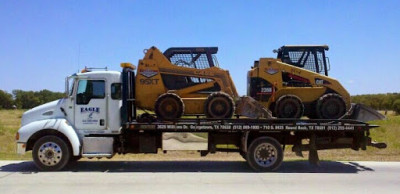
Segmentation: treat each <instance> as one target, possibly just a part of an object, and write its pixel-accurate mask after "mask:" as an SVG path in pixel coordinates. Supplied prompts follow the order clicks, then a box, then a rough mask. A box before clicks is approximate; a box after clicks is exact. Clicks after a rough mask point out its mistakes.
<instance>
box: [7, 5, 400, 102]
mask: <svg viewBox="0 0 400 194" xmlns="http://www.w3.org/2000/svg"><path fill="white" fill-rule="evenodd" d="M399 7H400V1H378V0H377V1H363V0H360V1H347V0H343V1H340V0H331V1H320V0H317V1H288V2H283V1H205V0H203V1H183V0H182V1H101V0H96V1H86V0H85V1H20V0H16V1H13V0H9V1H6V0H3V1H1V3H0V25H1V28H0V67H1V70H0V89H2V90H6V91H9V92H11V91H12V90H13V89H23V90H41V89H50V90H53V91H64V78H65V77H66V76H67V75H69V74H72V73H75V72H77V71H78V70H79V69H82V68H83V67H84V66H90V67H106V66H107V67H108V68H109V69H112V70H118V71H119V70H120V67H119V63H120V62H132V63H133V64H137V61H138V60H139V59H140V58H142V57H143V49H146V48H149V47H151V46H153V45H154V46H157V47H158V48H160V49H161V50H162V51H163V50H165V49H167V48H169V47H177V46H218V47H219V52H218V55H217V56H218V60H219V63H220V66H221V67H222V68H224V69H228V70H229V71H230V73H231V75H232V77H233V79H234V82H235V84H236V87H237V89H238V91H239V93H240V94H245V93H246V73H247V71H248V70H249V69H250V67H251V66H252V64H253V61H254V60H257V59H259V58H260V57H275V54H274V53H272V50H273V49H276V48H278V47H280V46H282V45H285V44H328V45H329V46H330V50H329V51H328V53H327V54H328V56H329V58H330V63H331V71H330V76H332V77H335V78H337V79H338V80H339V81H340V82H341V83H342V84H343V85H344V86H345V88H347V89H348V91H349V92H350V93H351V94H352V95H355V94H368V93H386V92H400V76H399V73H400V64H399V62H398V61H399V60H398V57H400V22H399V21H400V11H399Z"/></svg>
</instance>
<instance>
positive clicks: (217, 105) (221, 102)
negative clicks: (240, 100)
mask: <svg viewBox="0 0 400 194" xmlns="http://www.w3.org/2000/svg"><path fill="white" fill-rule="evenodd" d="M204 111H205V115H206V116H207V118H217V119H225V118H231V117H232V116H233V113H234V112H235V103H234V102H233V99H232V98H231V97H230V96H229V95H228V94H226V93H224V92H215V93H212V94H210V95H209V96H208V98H207V100H206V101H205V103H204Z"/></svg>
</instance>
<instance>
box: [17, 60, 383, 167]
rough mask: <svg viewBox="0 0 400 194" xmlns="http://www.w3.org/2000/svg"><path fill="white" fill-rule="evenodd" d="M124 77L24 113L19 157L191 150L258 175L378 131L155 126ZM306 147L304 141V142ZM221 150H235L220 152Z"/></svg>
mask: <svg viewBox="0 0 400 194" xmlns="http://www.w3.org/2000/svg"><path fill="white" fill-rule="evenodd" d="M121 66H122V67H123V70H122V72H115V71H94V72H85V73H78V74H74V75H72V76H69V77H67V79H66V93H67V97H65V98H64V99H60V100H58V101H54V102H50V103H47V104H44V105H41V106H39V107H35V108H33V109H31V110H29V111H27V112H25V113H24V115H23V116H22V121H21V128H20V129H19V131H18V133H17V137H16V139H17V152H18V153H20V154H24V153H25V152H26V151H29V150H32V156H33V160H34V163H35V164H36V166H37V167H38V168H39V169H40V170H46V171H54V170H60V169H62V168H64V167H65V166H66V165H67V164H68V163H69V162H71V161H74V160H79V159H80V158H82V157H87V158H101V157H106V158H111V157H113V156H114V155H115V154H116V153H118V154H127V153H157V152H158V151H160V150H162V151H163V152H167V151H170V150H196V151H199V152H200V154H201V156H205V155H207V154H209V153H215V152H237V153H239V154H241V155H242V156H243V158H244V159H245V160H246V161H247V163H248V164H249V166H250V167H251V168H252V169H254V170H255V171H257V172H269V171H275V170H277V169H278V168H279V166H280V165H281V163H282V161H283V150H284V149H285V146H286V145H293V147H292V150H293V151H294V152H295V153H296V154H297V155H302V152H303V151H309V153H310V154H309V161H310V162H311V163H312V164H318V162H319V158H318V154H317V151H318V150H323V149H341V148H351V149H353V150H359V149H361V150H365V149H366V148H367V146H374V147H377V148H385V147H386V144H384V143H376V142H373V141H371V138H370V137H369V131H370V129H372V128H375V127H378V126H376V125H370V124H368V123H364V122H360V121H355V120H345V119H341V120H312V119H277V118H269V119H264V118H260V119H251V118H244V117H242V116H239V115H236V117H235V118H232V119H207V118H201V117H194V118H182V119H171V120H168V121H165V120H159V119H157V118H156V117H155V116H153V115H151V114H148V113H144V114H141V115H137V110H136V106H135V72H134V69H133V68H132V67H131V66H130V65H127V64H122V65H121ZM304 142H308V143H306V144H304ZM220 145H232V146H228V147H226V146H225V148H221V146H220Z"/></svg>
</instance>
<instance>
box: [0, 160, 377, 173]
mask: <svg viewBox="0 0 400 194" xmlns="http://www.w3.org/2000/svg"><path fill="white" fill-rule="evenodd" d="M63 171H67V172H106V173H122V172H152V173H153V172H222V173H225V172H226V173H230V172H234V173H253V172H254V171H253V170H252V169H251V168H250V167H249V166H248V165H247V163H246V162H244V161H79V162H76V163H74V164H73V165H69V166H67V167H66V168H64V170H63ZM360 171H374V170H373V169H371V168H369V167H367V166H362V165H360V164H358V163H357V162H346V163H343V162H334V161H322V162H321V163H320V166H318V167H317V166H313V165H310V164H309V163H308V162H307V161H285V162H283V163H282V166H281V167H280V168H279V170H278V171H277V173H358V172H360ZM0 172H19V173H23V174H31V173H37V172H38V170H37V168H36V167H35V165H34V163H33V162H32V161H24V162H19V163H13V164H9V165H5V166H1V167H0Z"/></svg>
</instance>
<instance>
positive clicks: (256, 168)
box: [246, 136, 283, 172]
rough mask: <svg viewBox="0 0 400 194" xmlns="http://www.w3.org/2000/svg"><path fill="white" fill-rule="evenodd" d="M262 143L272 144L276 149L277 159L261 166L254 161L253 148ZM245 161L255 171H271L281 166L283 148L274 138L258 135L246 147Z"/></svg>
mask: <svg viewBox="0 0 400 194" xmlns="http://www.w3.org/2000/svg"><path fill="white" fill-rule="evenodd" d="M262 143H270V144H271V145H273V146H274V147H275V148H276V150H277V153H276V154H277V160H276V162H275V163H274V164H273V165H271V166H269V167H263V166H259V165H258V164H257V162H256V161H255V158H254V152H255V148H256V147H257V146H258V145H259V144H262ZM246 161H247V163H248V164H249V166H250V167H251V168H252V169H253V170H254V171H256V172H273V171H276V170H278V168H279V167H280V166H281V164H282V162H283V149H282V146H281V144H280V143H279V142H278V141H277V140H276V139H274V138H272V137H267V136H263V137H259V138H257V139H254V140H253V141H252V142H251V144H250V146H249V147H248V149H247V153H246Z"/></svg>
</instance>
